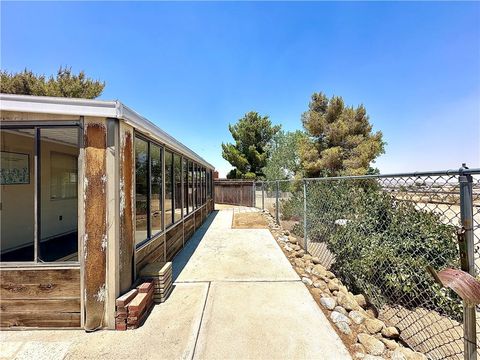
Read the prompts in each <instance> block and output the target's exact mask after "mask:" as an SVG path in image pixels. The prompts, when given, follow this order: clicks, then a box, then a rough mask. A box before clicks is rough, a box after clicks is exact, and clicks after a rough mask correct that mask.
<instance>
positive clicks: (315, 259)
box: [312, 256, 320, 265]
mask: <svg viewBox="0 0 480 360" xmlns="http://www.w3.org/2000/svg"><path fill="white" fill-rule="evenodd" d="M312 262H313V263H314V264H315V265H319V264H320V259H319V258H318V257H316V256H314V257H313V258H312Z"/></svg>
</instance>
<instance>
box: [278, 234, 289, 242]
mask: <svg viewBox="0 0 480 360" xmlns="http://www.w3.org/2000/svg"><path fill="white" fill-rule="evenodd" d="M278 240H279V241H283V242H286V241H288V236H285V235H282V236H279V237H278Z"/></svg>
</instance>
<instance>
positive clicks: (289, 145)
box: [263, 130, 306, 180]
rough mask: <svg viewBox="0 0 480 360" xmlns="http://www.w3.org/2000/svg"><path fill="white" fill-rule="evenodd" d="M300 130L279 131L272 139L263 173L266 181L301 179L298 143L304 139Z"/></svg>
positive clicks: (303, 134)
mask: <svg viewBox="0 0 480 360" xmlns="http://www.w3.org/2000/svg"><path fill="white" fill-rule="evenodd" d="M305 136H306V135H305V133H304V132H303V131H301V130H296V131H282V130H281V131H279V132H278V133H276V134H275V136H274V137H273V139H272V147H271V151H270V157H269V158H268V161H267V165H266V166H265V168H264V170H263V172H264V173H265V177H266V178H267V180H281V179H293V178H295V177H302V174H303V172H302V168H301V159H300V143H301V142H302V141H303V139H304V138H305Z"/></svg>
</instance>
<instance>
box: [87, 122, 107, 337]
mask: <svg viewBox="0 0 480 360" xmlns="http://www.w3.org/2000/svg"><path fill="white" fill-rule="evenodd" d="M84 131H85V132H84V146H85V186H84V202H85V206H84V209H85V236H84V239H83V256H84V259H83V263H84V273H83V274H84V279H83V280H84V291H85V294H84V297H85V302H84V309H85V329H86V330H96V329H98V328H101V327H103V325H104V324H103V319H104V312H105V299H106V284H105V280H106V248H107V198H106V178H107V177H106V174H105V170H106V145H107V144H106V135H107V130H106V126H105V123H103V122H96V121H85V130H84Z"/></svg>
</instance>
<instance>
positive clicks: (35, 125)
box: [0, 119, 84, 268]
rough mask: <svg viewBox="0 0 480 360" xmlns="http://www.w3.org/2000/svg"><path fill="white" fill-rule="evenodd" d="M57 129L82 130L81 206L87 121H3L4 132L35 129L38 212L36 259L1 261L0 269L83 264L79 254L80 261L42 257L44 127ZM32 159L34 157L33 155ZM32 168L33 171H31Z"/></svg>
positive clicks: (33, 178) (35, 221)
mask: <svg viewBox="0 0 480 360" xmlns="http://www.w3.org/2000/svg"><path fill="white" fill-rule="evenodd" d="M55 128H76V129H77V133H78V140H77V148H78V150H79V156H78V159H77V206H78V194H79V190H80V188H79V187H80V186H81V182H80V180H79V179H80V176H78V175H79V173H80V172H82V171H83V160H82V159H81V152H80V149H82V148H83V147H84V146H83V121H82V119H80V120H52V121H42V120H31V121H22V122H19V121H2V122H1V123H0V131H3V130H19V129H31V130H33V132H34V135H33V138H34V147H33V172H32V174H31V176H30V174H29V178H30V182H32V181H33V202H34V209H33V212H34V215H33V226H34V231H33V260H32V261H0V268H12V267H20V266H26V267H29V268H30V267H31V268H40V267H48V268H52V267H53V268H54V267H69V268H78V267H80V257H79V256H78V257H77V260H69V261H53V262H44V261H42V260H41V256H40V239H41V221H42V218H41V215H42V209H41V208H42V204H41V192H42V188H41V186H42V183H41V160H42V151H41V129H55ZM29 161H30V157H29ZM31 171H32V170H31ZM79 230H80V229H79V227H78V221H77V233H78V235H77V237H78V238H77V251H79V250H80V248H81V240H80V231H79Z"/></svg>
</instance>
